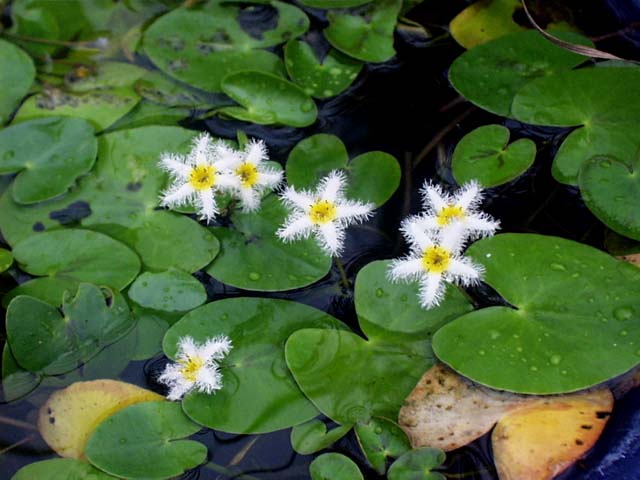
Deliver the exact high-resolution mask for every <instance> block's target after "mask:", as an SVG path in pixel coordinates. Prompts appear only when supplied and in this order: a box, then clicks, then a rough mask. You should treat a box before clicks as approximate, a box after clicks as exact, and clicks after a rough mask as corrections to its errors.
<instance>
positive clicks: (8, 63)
mask: <svg viewBox="0 0 640 480" xmlns="http://www.w3.org/2000/svg"><path fill="white" fill-rule="evenodd" d="M0 65H2V66H3V67H2V71H1V72H0V91H1V92H2V95H0V125H4V124H5V123H7V121H8V120H9V117H10V116H11V114H12V113H13V111H14V110H15V109H16V107H17V106H18V105H19V104H20V102H21V101H22V99H23V98H24V97H25V95H26V94H27V93H29V89H30V88H31V84H32V83H33V80H34V79H35V76H36V68H35V66H34V65H33V60H31V57H29V55H27V54H26V53H25V52H24V51H22V50H21V49H20V48H18V47H16V46H15V45H13V44H12V43H9V42H6V41H4V40H0Z"/></svg>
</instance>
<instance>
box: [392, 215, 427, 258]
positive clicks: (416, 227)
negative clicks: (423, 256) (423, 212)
mask: <svg viewBox="0 0 640 480" xmlns="http://www.w3.org/2000/svg"><path fill="white" fill-rule="evenodd" d="M400 230H401V231H402V233H403V235H404V237H405V239H406V240H407V242H408V243H409V245H411V246H412V247H416V248H417V249H419V250H420V251H423V250H425V249H426V248H428V247H431V246H432V245H434V243H435V239H434V238H433V237H432V236H431V235H429V234H428V233H427V232H426V231H425V230H424V229H423V228H422V227H421V225H420V217H409V218H407V219H405V220H404V221H403V222H402V224H401V226H400Z"/></svg>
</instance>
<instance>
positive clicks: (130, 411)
mask: <svg viewBox="0 0 640 480" xmlns="http://www.w3.org/2000/svg"><path fill="white" fill-rule="evenodd" d="M200 428H201V427H200V425H197V424H195V423H193V422H192V421H191V420H189V418H188V417H187V416H186V415H185V414H184V413H183V412H182V409H181V408H180V404H179V403H170V402H143V403H138V404H135V405H131V406H130V407H127V408H125V409H124V410H120V411H119V412H117V413H115V414H114V415H112V416H111V417H109V418H107V419H106V420H105V421H104V422H102V423H101V424H100V425H98V428H96V430H95V431H94V432H93V435H91V437H90V438H89V442H88V443H87V448H86V450H85V453H86V455H87V458H88V459H89V461H90V462H91V463H92V464H93V465H95V466H96V467H98V468H99V469H100V470H103V471H105V472H107V473H109V474H111V475H115V476H117V477H123V478H145V479H163V478H173V477H176V476H178V475H181V474H182V473H184V472H185V471H186V470H190V469H192V468H195V467H197V466H198V465H200V464H201V463H202V462H204V460H205V459H206V458H207V447H206V446H205V445H203V444H202V443H200V442H195V441H193V440H180V439H182V438H185V437H188V436H190V435H193V434H194V433H196V432H197V431H198V430H200Z"/></svg>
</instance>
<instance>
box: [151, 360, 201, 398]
mask: <svg viewBox="0 0 640 480" xmlns="http://www.w3.org/2000/svg"><path fill="white" fill-rule="evenodd" d="M158 382H160V383H162V384H164V385H166V386H168V387H169V393H168V394H167V399H168V400H180V399H181V398H182V397H183V396H184V395H185V394H186V393H187V392H188V391H189V390H191V388H192V387H193V382H191V381H189V380H187V379H186V378H184V376H183V375H182V371H181V368H180V366H179V365H178V364H176V363H170V364H168V365H167V366H166V367H165V369H164V372H162V374H161V375H160V376H159V377H158Z"/></svg>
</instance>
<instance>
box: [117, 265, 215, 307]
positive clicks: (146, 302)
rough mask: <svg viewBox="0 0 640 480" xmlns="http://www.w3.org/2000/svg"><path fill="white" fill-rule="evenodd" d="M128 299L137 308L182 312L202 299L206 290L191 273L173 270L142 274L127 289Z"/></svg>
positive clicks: (196, 304) (205, 299)
mask: <svg viewBox="0 0 640 480" xmlns="http://www.w3.org/2000/svg"><path fill="white" fill-rule="evenodd" d="M129 298H130V299H131V300H133V301H134V302H136V303H137V304H138V305H140V306H141V307H145V308H151V309H154V310H164V311H167V312H184V311H187V310H192V309H194V308H196V307H198V306H200V305H202V304H203V303H204V302H206V301H207V292H205V290H204V286H203V285H202V284H201V283H200V282H199V281H198V280H196V279H195V278H194V277H193V276H191V275H189V274H188V273H186V272H183V271H180V270H175V269H173V270H167V271H165V272H160V273H151V272H145V273H143V274H142V275H140V276H139V277H138V278H137V279H136V281H135V282H133V284H132V285H131V287H130V288H129Z"/></svg>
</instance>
